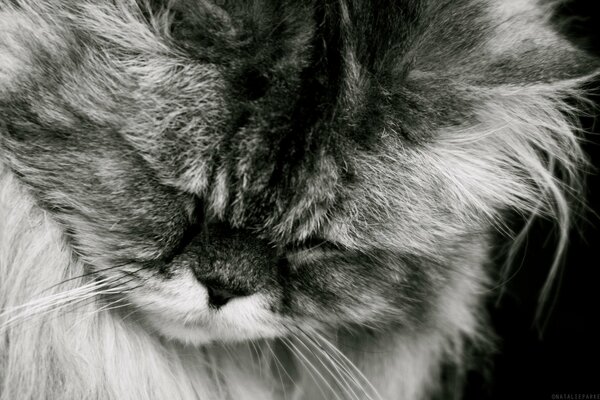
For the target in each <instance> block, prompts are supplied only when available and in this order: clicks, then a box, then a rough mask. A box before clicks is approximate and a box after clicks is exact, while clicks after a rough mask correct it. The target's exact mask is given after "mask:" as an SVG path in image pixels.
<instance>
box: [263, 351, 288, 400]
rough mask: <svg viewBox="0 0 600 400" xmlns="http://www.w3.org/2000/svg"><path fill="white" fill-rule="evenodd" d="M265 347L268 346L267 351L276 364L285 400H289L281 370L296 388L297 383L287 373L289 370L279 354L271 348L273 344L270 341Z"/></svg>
mask: <svg viewBox="0 0 600 400" xmlns="http://www.w3.org/2000/svg"><path fill="white" fill-rule="evenodd" d="M265 345H266V346H267V349H268V350H269V352H270V353H271V356H272V360H273V361H274V362H275V369H276V370H277V375H278V377H279V383H280V384H281V391H282V393H283V400H287V393H286V390H285V386H286V385H285V383H284V382H283V376H282V375H281V370H283V372H284V373H285V374H286V375H287V376H288V378H289V380H290V382H292V383H293V384H294V386H296V382H295V381H294V379H293V378H292V377H291V376H290V374H289V372H288V371H287V369H286V368H285V366H284V365H283V364H282V363H281V360H280V359H279V357H277V354H276V353H275V351H274V350H273V347H271V344H270V343H269V342H268V341H265Z"/></svg>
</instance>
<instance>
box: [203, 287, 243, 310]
mask: <svg viewBox="0 0 600 400" xmlns="http://www.w3.org/2000/svg"><path fill="white" fill-rule="evenodd" d="M205 286H206V289H207V291H208V304H209V306H211V307H213V308H220V307H222V306H224V305H225V304H227V303H228V302H229V300H231V299H233V298H234V297H242V296H246V295H247V294H246V293H240V292H235V291H231V290H227V289H222V288H219V287H215V286H210V285H205Z"/></svg>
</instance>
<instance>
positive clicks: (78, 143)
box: [0, 0, 598, 400]
mask: <svg viewBox="0 0 600 400" xmlns="http://www.w3.org/2000/svg"><path fill="white" fill-rule="evenodd" d="M551 6H552V4H551V3H549V2H544V1H536V0H507V1H492V0H459V1H456V0H453V1H450V0H441V1H440V0H396V1H387V0H382V1H358V0H325V1H309V0H306V1H291V0H220V1H217V0H215V1H209V0H197V1H192V0H173V1H160V0H148V1H141V0H139V1H135V0H103V1H97V0H47V1H41V0H40V1H35V0H1V1H0V160H1V162H0V307H1V310H2V311H1V312H0V399H2V400H8V399H24V400H34V399H51V400H54V399H65V400H70V399H73V400H75V399H77V400H79V399H107V400H108V399H115V400H116V399H119V400H130V399H131V400H134V399H139V400H142V399H177V400H179V399H180V400H191V399H202V400H204V399H236V400H237V399H240V400H241V399H417V400H418V399H428V398H433V397H436V396H438V397H439V398H443V399H449V398H460V396H461V387H462V384H463V380H464V374H465V372H466V370H467V369H468V368H469V367H470V366H471V364H470V360H471V357H472V355H473V354H475V353H478V352H484V353H485V351H486V349H487V348H488V347H490V342H492V337H493V333H492V332H490V329H489V328H488V327H487V326H486V315H485V310H484V302H485V300H486V299H487V298H488V296H490V295H491V294H492V288H493V286H494V284H495V280H496V279H497V277H498V274H499V272H498V266H497V265H496V264H495V263H494V262H492V259H491V258H492V257H491V251H492V248H493V246H494V243H495V239H496V238H497V236H498V232H500V233H501V234H503V235H505V236H506V237H507V238H510V240H511V241H512V243H513V246H512V247H511V249H514V248H515V246H517V245H518V244H519V241H520V239H521V238H522V235H523V232H525V231H526V228H527V223H526V224H525V231H523V232H521V233H519V232H514V231H512V230H511V225H510V224H509V222H508V220H507V214H509V213H512V214H517V215H520V216H522V217H523V220H524V221H530V220H531V219H532V218H534V217H543V218H552V219H554V220H555V221H556V223H557V226H558V228H559V230H560V240H559V243H558V247H557V251H556V260H557V261H556V263H555V264H554V265H553V266H551V269H550V276H549V284H548V285H547V286H546V287H545V289H544V292H543V293H542V298H543V297H544V296H545V295H546V294H547V292H548V290H549V287H550V286H549V285H550V283H551V281H552V277H553V275H554V274H555V273H556V271H557V268H558V265H559V264H558V263H559V261H560V256H561V254H562V252H563V251H564V248H565V246H566V241H567V235H568V230H569V224H570V220H571V214H572V211H571V200H572V198H573V197H574V196H576V195H577V187H578V185H579V183H580V178H579V172H578V171H579V169H580V167H581V166H582V165H583V164H584V163H585V157H584V156H583V154H582V152H581V149H580V146H579V139H578V137H577V134H576V133H577V130H576V127H575V124H574V116H575V115H576V114H577V112H578V109H579V107H580V103H581V102H582V101H583V100H584V97H583V92H582V90H581V87H582V85H583V84H584V83H585V82H586V81H587V80H589V79H590V78H591V77H592V75H593V74H594V71H595V70H597V67H598V63H597V61H596V60H594V59H592V58H590V57H589V56H587V55H586V54H584V53H583V52H581V51H580V50H577V49H576V48H574V47H573V46H572V45H571V44H569V43H568V42H567V41H565V40H564V39H563V38H561V37H560V36H559V35H558V34H557V33H556V32H555V31H554V30H553V29H552V27H551V25H550V23H549V18H550V15H551ZM512 253H513V251H512V250H509V251H508V259H509V260H510V258H511V254H512Z"/></svg>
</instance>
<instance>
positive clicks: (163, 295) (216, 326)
mask: <svg viewBox="0 0 600 400" xmlns="http://www.w3.org/2000/svg"><path fill="white" fill-rule="evenodd" d="M127 297H128V300H129V302H130V303H131V304H132V305H133V306H134V307H135V313H136V314H137V315H139V320H140V321H141V322H142V323H143V324H144V325H147V326H148V328H149V330H150V331H153V332H156V333H158V334H159V335H160V336H163V337H165V338H167V339H172V340H177V341H181V342H184V343H189V344H195V345H198V344H206V343H210V342H237V341H244V340H252V339H261V338H270V337H276V336H281V335H282V334H283V333H284V332H285V328H284V327H283V324H282V321H281V318H280V317H279V316H278V315H277V314H275V313H273V312H272V311H271V307H270V304H271V303H272V299H270V298H269V296H268V295H266V294H264V293H260V292H257V293H253V294H249V295H234V294H233V293H228V292H226V291H224V290H223V289H215V288H211V287H208V286H205V285H202V284H199V283H198V282H197V281H196V280H195V279H192V277H191V276H189V272H188V271H181V272H180V273H178V274H177V276H174V277H173V278H172V279H170V280H169V281H162V282H161V283H160V286H158V285H157V286H155V285H152V283H151V282H148V281H147V282H146V284H145V285H144V286H143V287H139V288H138V289H136V290H132V291H131V292H129V293H127Z"/></svg>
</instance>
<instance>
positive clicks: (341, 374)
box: [296, 335, 370, 400]
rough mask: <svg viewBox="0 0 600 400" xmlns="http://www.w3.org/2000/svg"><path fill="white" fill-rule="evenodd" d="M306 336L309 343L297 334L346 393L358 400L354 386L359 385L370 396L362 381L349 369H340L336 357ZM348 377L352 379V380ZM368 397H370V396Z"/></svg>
mask: <svg viewBox="0 0 600 400" xmlns="http://www.w3.org/2000/svg"><path fill="white" fill-rule="evenodd" d="M304 336H305V337H306V338H307V339H308V344H307V343H306V342H304V340H302V338H301V336H299V335H298V336H296V338H297V339H298V342H300V343H301V344H302V345H303V346H304V347H305V348H306V349H307V350H308V351H310V352H311V353H312V354H313V355H314V356H315V358H316V359H317V360H318V361H319V362H320V363H321V365H323V367H325V368H326V370H327V372H329V374H330V375H331V377H332V378H333V379H334V380H335V383H336V384H337V386H338V387H340V388H341V389H343V390H344V392H345V393H346V394H348V395H350V396H351V397H352V398H354V399H356V400H360V397H358V394H357V393H356V392H355V391H354V389H353V387H358V388H359V389H360V390H361V391H362V392H363V393H364V394H366V395H367V396H368V394H367V393H366V391H365V390H364V388H363V387H362V386H361V384H360V382H359V381H358V380H357V379H356V378H355V377H354V376H353V375H352V374H350V373H348V372H347V370H340V368H339V366H338V365H339V363H338V362H337V361H336V360H335V359H333V358H332V357H331V356H330V355H329V354H328V353H327V352H326V351H324V350H323V349H322V348H319V346H318V345H316V344H315V343H314V342H312V341H311V340H310V338H309V337H307V336H306V335H304ZM309 344H311V345H312V348H314V349H315V350H317V351H318V352H319V354H321V355H322V356H323V357H324V358H325V360H326V361H328V362H329V365H330V366H331V367H333V368H334V370H335V371H332V370H331V368H330V367H329V366H328V365H327V364H326V363H325V361H323V357H319V356H318V355H317V354H316V353H315V352H314V351H313V350H312V349H311V348H310V347H309ZM334 372H335V373H334ZM340 379H341V380H343V382H340ZM348 379H350V381H349V380H348ZM368 398H370V397H368Z"/></svg>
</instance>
